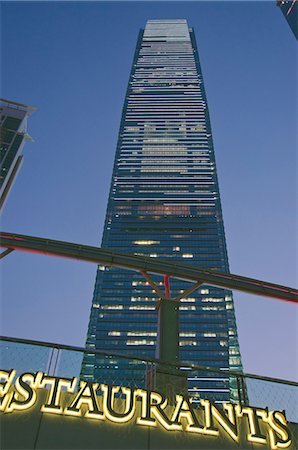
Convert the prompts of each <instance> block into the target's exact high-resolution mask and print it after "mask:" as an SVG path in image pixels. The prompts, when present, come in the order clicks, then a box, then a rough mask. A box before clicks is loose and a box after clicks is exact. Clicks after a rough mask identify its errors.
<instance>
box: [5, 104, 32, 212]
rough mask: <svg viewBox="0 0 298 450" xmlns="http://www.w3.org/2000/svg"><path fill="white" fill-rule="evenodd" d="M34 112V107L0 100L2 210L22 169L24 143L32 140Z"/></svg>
mask: <svg viewBox="0 0 298 450" xmlns="http://www.w3.org/2000/svg"><path fill="white" fill-rule="evenodd" d="M34 110H35V108H33V107H32V106H27V105H23V104H21V103H16V102H12V101H9V100H4V99H0V125H1V146H0V210H1V209H2V207H3V206H4V203H5V201H6V199H7V196H8V193H9V191H10V189H11V187H12V185H13V183H14V180H15V178H16V176H17V173H18V171H19V169H20V167H21V164H22V161H23V155H22V154H21V153H22V148H23V146H24V143H25V141H26V140H28V139H31V138H30V136H29V134H28V133H27V118H28V116H29V115H30V114H31V113H32V112H33V111H34Z"/></svg>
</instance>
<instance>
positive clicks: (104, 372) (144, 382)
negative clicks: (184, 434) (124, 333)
mask: <svg viewBox="0 0 298 450" xmlns="http://www.w3.org/2000/svg"><path fill="white" fill-rule="evenodd" d="M95 356H96V358H95ZM83 359H84V364H85V370H84V374H83V375H82V363H83ZM95 360H96V366H95V371H96V382H99V384H106V385H113V386H120V387H130V388H132V389H138V388H140V389H147V390H153V391H157V392H160V393H162V394H164V395H165V396H166V397H167V398H168V399H169V400H170V401H172V400H175V397H176V395H177V394H180V395H184V396H187V397H191V398H192V399H193V403H194V404H198V403H199V402H200V400H210V401H212V402H215V403H218V404H221V403H241V404H242V405H250V406H252V407H259V408H266V407H268V409H269V410H285V413H286V417H287V420H288V421H290V422H295V423H298V406H297V405H298V383H294V382H287V381H282V380H275V379H268V378H267V379H264V378H262V377H258V376H255V375H247V374H242V373H237V372H233V371H228V370H219V369H213V368H204V367H200V366H188V365H183V366H179V365H171V364H165V363H163V362H162V361H160V360H156V359H142V358H138V357H132V356H123V355H116V354H113V355H110V354H104V353H101V352H98V351H92V350H90V349H88V350H87V349H83V348H76V347H73V348H72V347H70V346H63V345H58V344H50V343H48V344H47V343H41V342H40V343H38V342H36V343H34V341H27V342H26V341H25V340H21V339H14V338H4V337H3V338H1V339H0V363H1V369H2V370H7V371H9V370H11V369H16V371H17V375H19V374H21V373H23V372H38V371H41V372H44V373H47V374H48V375H50V376H56V377H62V378H73V377H76V378H78V379H81V380H85V381H90V382H94V375H93V374H94V361H95ZM88 364H90V366H91V367H92V371H91V372H90V375H88V371H86V367H88ZM119 395H121V391H119Z"/></svg>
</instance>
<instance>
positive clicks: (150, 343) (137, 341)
mask: <svg viewBox="0 0 298 450" xmlns="http://www.w3.org/2000/svg"><path fill="white" fill-rule="evenodd" d="M154 344H155V341H147V340H146V339H139V340H133V341H132V340H131V341H130V340H129V341H126V345H154Z"/></svg>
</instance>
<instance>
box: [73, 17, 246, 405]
mask: <svg viewBox="0 0 298 450" xmlns="http://www.w3.org/2000/svg"><path fill="white" fill-rule="evenodd" d="M102 247H103V248H108V249H110V250H115V251H121V252H127V253H134V254H135V255H145V256H150V257H152V258H162V259H165V260H170V261H183V262H189V263H191V264H192V265H196V266H198V267H203V268H210V269H214V270H218V271H224V272H228V271H229V266H228V257H227V252H226V243H225V234H224V227H223V220H222V212H221V204H220V196H219V188H218V181H217V174H216V166H215V159H214V150H213V142H212V134H211V127H210V120H209V113H208V107H207V101H206V94H205V90H204V84H203V78H202V71H201V67H200V62H199V56H198V51H197V46H196V41H195V36H194V31H193V30H192V29H189V28H188V25H187V22H186V20H149V21H148V22H147V24H146V27H145V29H144V30H141V31H140V33H139V38H138V42H137V46H136V51H135V55H134V60H133V65H132V70H131V74H130V78H129V83H128V89H127V93H126V97H125V102H124V107H123V113H122V119H121V124H120V130H119V139H118V144H117V151H116V157H115V164H114V169H113V175H112V183H111V189H110V194H109V200H108V207H107V214H106V221H105V227H104V233H103V239H102ZM155 279H156V280H157V281H158V280H159V279H158V277H156V278H155ZM158 282H159V281H158ZM186 286H187V283H185V282H182V281H179V280H174V281H173V282H172V283H171V290H172V294H175V293H176V294H178V293H179V292H180V291H181V290H182V289H184V288H185V287H186ZM155 307H156V295H155V294H154V293H153V292H152V290H151V288H150V286H149V285H148V283H147V282H146V280H144V279H143V278H142V276H141V275H139V274H137V273H132V272H128V271H126V270H121V269H115V268H106V267H102V266H100V267H99V268H98V272H97V277H96V283H95V289H94V295H93V301H92V308H91V315H90V322H89V328H88V336H87V342H86V346H87V348H90V349H102V350H104V351H105V352H114V353H115V352H117V353H123V354H125V353H130V354H135V355H138V356H144V357H146V356H147V357H154V355H155V344H156V334H157V312H156V308H155ZM170 325H171V324H169V326H170ZM179 333H180V341H179V345H180V360H181V361H183V362H189V363H195V364H201V365H205V366H211V367H217V368H225V369H228V368H232V369H241V360H240V353H239V345H238V338H237V330H236V323H235V316H234V306H233V299H232V293H231V292H230V291H227V290H223V289H219V288H215V287H211V286H202V288H201V289H198V290H197V291H195V292H194V293H193V294H192V295H191V296H189V297H188V298H185V299H183V300H182V301H181V306H180V331H179ZM112 368H113V365H112V364H110V365H109V370H110V371H111V370H112ZM103 370H104V367H103V366H102V365H101V364H99V363H98V362H97V361H96V358H95V357H94V356H92V355H91V354H90V355H89V356H88V357H86V358H85V359H84V361H83V366H82V376H83V378H85V379H88V378H89V379H90V378H95V379H97V378H98V379H99V378H102V376H103V375H102V374H103ZM117 370H118V375H117V378H118V379H119V377H120V375H119V373H121V377H122V378H123V379H125V378H127V381H129V380H128V378H129V372H126V369H125V367H124V363H121V362H119V361H117ZM192 383H195V381H193V382H191V381H190V382H189V389H191V388H192ZM201 386H202V387H203V388H205V390H210V397H211V398H213V399H215V400H225V399H228V398H229V396H230V394H231V393H230V392H229V388H225V389H223V385H222V384H221V383H219V384H218V383H217V384H216V383H213V384H212V382H211V383H210V382H209V383H206V385H205V386H204V384H203V383H201Z"/></svg>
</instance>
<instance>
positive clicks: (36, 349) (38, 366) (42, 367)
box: [0, 340, 53, 374]
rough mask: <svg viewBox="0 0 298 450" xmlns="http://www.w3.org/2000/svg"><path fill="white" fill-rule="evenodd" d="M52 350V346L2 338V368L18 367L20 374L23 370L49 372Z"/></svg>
mask: <svg viewBox="0 0 298 450" xmlns="http://www.w3.org/2000/svg"><path fill="white" fill-rule="evenodd" d="M52 352H53V349H52V348H51V347H42V346H38V345H30V344H27V343H20V342H9V341H3V340H1V341H0V363H1V369H5V370H10V369H16V371H17V373H18V374H19V373H22V372H37V371H42V372H48V369H49V365H50V361H51V355H52Z"/></svg>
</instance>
